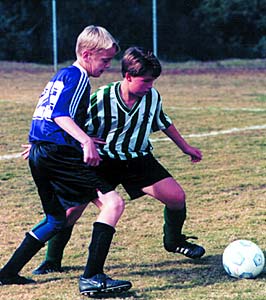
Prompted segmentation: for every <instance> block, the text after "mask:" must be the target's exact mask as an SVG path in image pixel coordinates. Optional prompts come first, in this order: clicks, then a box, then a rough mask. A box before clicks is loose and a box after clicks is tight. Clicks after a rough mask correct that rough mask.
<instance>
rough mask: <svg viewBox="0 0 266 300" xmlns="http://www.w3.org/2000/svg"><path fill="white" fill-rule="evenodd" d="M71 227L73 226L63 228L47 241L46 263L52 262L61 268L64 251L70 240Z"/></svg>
mask: <svg viewBox="0 0 266 300" xmlns="http://www.w3.org/2000/svg"><path fill="white" fill-rule="evenodd" d="M73 227H74V225H72V226H69V227H66V228H64V229H63V230H61V231H59V232H58V233H57V234H56V235H55V236H53V237H52V238H51V239H50V240H49V241H48V247H47V251H46V257H45V260H46V261H50V262H53V263H55V264H56V265H57V266H58V267H61V261H62V258H63V253H64V249H65V247H66V245H67V243H68V241H69V240H70V237H71V234H72V230H73Z"/></svg>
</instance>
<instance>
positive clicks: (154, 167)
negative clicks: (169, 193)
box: [95, 154, 172, 199]
mask: <svg viewBox="0 0 266 300" xmlns="http://www.w3.org/2000/svg"><path fill="white" fill-rule="evenodd" d="M95 170H96V172H97V174H98V175H99V176H100V177H101V178H103V179H104V180H105V181H107V182H108V183H110V184H111V185H112V186H113V188H114V189H115V188H116V187H117V186H118V185H119V184H121V185H122V186H123V187H124V189H125V190H126V192H127V193H128V194H129V196H130V198H131V199H135V198H138V197H141V196H143V195H145V193H144V192H143V191H142V188H144V187H147V186H150V185H152V184H154V183H156V182H158V181H160V180H162V179H164V178H168V177H172V176H171V174H170V173H169V172H168V171H167V170H166V169H165V168H164V167H163V166H162V165H161V164H160V163H159V162H158V161H157V160H156V159H155V158H154V156H153V155H152V154H149V155H145V156H143V157H138V158H133V159H130V160H117V159H111V158H103V161H102V162H101V163H100V166H99V167H96V168H95Z"/></svg>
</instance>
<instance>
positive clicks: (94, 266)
mask: <svg viewBox="0 0 266 300" xmlns="http://www.w3.org/2000/svg"><path fill="white" fill-rule="evenodd" d="M114 233H115V229H114V228H113V227H112V226H110V225H108V224H104V223H99V222H95V223H94V225H93V232H92V239H91V243H90V246H89V256H88V260H87V264H86V266H85V270H84V274H83V276H80V279H79V290H80V293H81V294H84V295H87V294H88V295H94V294H98V293H101V292H102V293H107V292H122V291H126V290H128V289H130V288H131V286H132V284H131V283H130V282H129V281H125V280H113V279H111V278H110V277H109V276H107V275H106V274H104V271H103V269H104V263H105V260H106V257H107V255H108V252H109V248H110V245H111V242H112V239H113V235H114Z"/></svg>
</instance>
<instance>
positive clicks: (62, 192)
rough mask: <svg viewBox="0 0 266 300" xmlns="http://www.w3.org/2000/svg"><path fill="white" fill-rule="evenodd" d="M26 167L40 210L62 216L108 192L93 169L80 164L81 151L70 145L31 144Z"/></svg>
mask: <svg viewBox="0 0 266 300" xmlns="http://www.w3.org/2000/svg"><path fill="white" fill-rule="evenodd" d="M29 165H30V169H31V173H32V177H33V179H34V181H35V183H36V185H37V188H38V193H39V196H40V198H41V201H42V205H43V209H44V211H45V213H48V214H53V215H55V214H62V213H64V212H65V210H67V209H68V208H70V207H73V206H79V205H81V204H85V203H88V202H90V201H91V200H93V199H96V198H97V197H98V195H97V189H99V190H100V191H101V192H102V193H103V194H105V193H107V192H109V191H112V190H113V187H112V185H110V184H108V183H107V182H106V181H105V180H104V179H100V178H99V177H98V175H97V174H96V172H95V168H93V167H90V166H89V165H87V164H85V163H84V162H83V152H82V151H78V150H77V149H76V148H74V147H71V146H62V145H56V144H52V143H37V144H32V147H31V151H30V155H29Z"/></svg>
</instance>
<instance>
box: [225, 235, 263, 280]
mask: <svg viewBox="0 0 266 300" xmlns="http://www.w3.org/2000/svg"><path fill="white" fill-rule="evenodd" d="M264 265H265V257H264V254H263V252H262V251H261V249H260V248H259V247H258V246H257V245H256V244H255V243H253V242H251V241H248V240H236V241H234V242H232V243H230V244H229V245H228V246H227V247H226V248H225V250H224V253H223V267H224V269H225V271H226V273H227V274H228V275H229V276H231V277H235V278H247V279H250V278H255V277H257V276H258V275H259V274H260V273H261V272H262V270H263V268H264Z"/></svg>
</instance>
